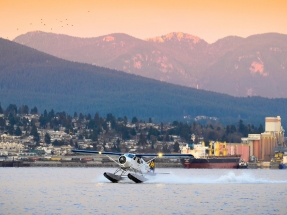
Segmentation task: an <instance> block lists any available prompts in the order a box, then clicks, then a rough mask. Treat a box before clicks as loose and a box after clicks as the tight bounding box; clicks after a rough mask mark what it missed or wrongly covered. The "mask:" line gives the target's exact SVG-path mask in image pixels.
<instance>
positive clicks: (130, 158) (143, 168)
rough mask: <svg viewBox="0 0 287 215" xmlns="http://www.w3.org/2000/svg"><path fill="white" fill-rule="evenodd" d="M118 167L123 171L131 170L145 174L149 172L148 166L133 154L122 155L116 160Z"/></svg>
mask: <svg viewBox="0 0 287 215" xmlns="http://www.w3.org/2000/svg"><path fill="white" fill-rule="evenodd" d="M118 162H119V166H120V167H121V168H122V169H124V170H127V169H132V170H133V171H135V172H139V173H142V174H146V173H148V172H150V166H149V164H148V163H147V162H145V161H144V160H143V159H142V158H139V157H136V155H135V154H124V155H122V156H120V157H119V159H118Z"/></svg>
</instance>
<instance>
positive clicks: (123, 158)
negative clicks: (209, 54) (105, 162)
mask: <svg viewBox="0 0 287 215" xmlns="http://www.w3.org/2000/svg"><path fill="white" fill-rule="evenodd" d="M72 152H74V153H83V154H96V155H106V156H107V157H108V158H109V159H110V160H112V161H113V162H115V163H116V164H117V165H118V168H117V169H116V171H115V172H114V173H109V172H105V173H104V176H105V177H106V178H107V179H108V180H109V181H111V182H113V183H118V182H119V181H121V180H123V179H125V178H128V179H130V180H132V181H134V182H135V183H142V182H144V181H147V178H146V177H145V176H146V175H156V173H154V170H155V159H156V158H192V157H193V156H192V155H191V154H163V153H158V154H132V153H120V152H101V151H90V150H78V149H74V150H72ZM111 156H119V158H118V159H113V158H112V157H111ZM144 158H145V159H146V160H147V161H146V160H144Z"/></svg>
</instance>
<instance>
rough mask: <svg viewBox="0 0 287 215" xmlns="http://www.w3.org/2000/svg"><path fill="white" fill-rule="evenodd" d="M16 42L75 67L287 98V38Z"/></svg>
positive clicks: (32, 38) (49, 36)
mask: <svg viewBox="0 0 287 215" xmlns="http://www.w3.org/2000/svg"><path fill="white" fill-rule="evenodd" d="M14 41H15V42H17V43H20V44H23V45H25V46H29V47H31V48H34V49H37V50H39V51H42V52H45V53H48V54H51V55H53V56H56V57H59V58H62V59H66V60H69V61H74V62H81V63H87V64H92V65H95V66H102V67H106V68H110V69H115V70H119V71H124V72H126V73H129V74H135V75H140V76H143V77H147V78H152V79H155V80H159V81H163V82H168V83H173V84H177V85H181V86H187V87H192V88H198V89H204V90H209V91H214V92H219V93H225V94H229V95H232V96H238V97H246V96H262V97H268V98H287V85H286V83H287V75H286V72H287V71H286V66H287V35H284V34H278V33H266V34H257V35H253V36H250V37H247V38H241V37H237V36H228V37H225V38H222V39H220V40H218V41H216V42H215V43H213V44H208V43H207V42H205V41H204V40H203V39H200V38H199V37H196V36H192V35H189V34H185V33H181V32H173V33H170V34H167V35H163V36H159V37H155V38H149V39H146V40H141V39H137V38H135V37H132V36H129V35H127V34H110V35H104V36H100V37H94V38H78V37H71V36H68V35H62V34H54V33H46V32H40V31H35V32H28V33H26V34H23V35H20V36H18V37H16V38H15V39H14Z"/></svg>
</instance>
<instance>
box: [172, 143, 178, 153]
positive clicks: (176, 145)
mask: <svg viewBox="0 0 287 215" xmlns="http://www.w3.org/2000/svg"><path fill="white" fill-rule="evenodd" d="M173 151H174V152H179V144H178V142H177V141H176V142H175V143H174V144H173Z"/></svg>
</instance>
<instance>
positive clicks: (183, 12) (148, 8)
mask: <svg viewBox="0 0 287 215" xmlns="http://www.w3.org/2000/svg"><path fill="white" fill-rule="evenodd" d="M286 8H287V1H284V0H273V1H271V0H240V1H239V0H234V1H231V0H217V1H212V0H185V1H184V0H177V1H166V0H165V1H164V0H153V1H152V0H146V1H131V0H121V1H117V0H109V1H99V0H83V1H72V0H62V1H56V0H49V1H48V0H42V1H38V0H27V1H21V0H11V1H5V0H0V28H1V33H0V37H2V38H5V39H9V40H13V39H14V38H15V37H17V36H18V35H20V34H25V33H27V32H30V31H37V30H40V31H45V32H51V33H57V34H67V35H71V36H76V37H98V36H102V35H107V34H111V33H125V34H129V35H131V36H134V37H136V38H140V39H146V38H151V37H156V36H161V35H165V34H168V33H170V32H183V33H187V34H191V35H194V36H198V37H200V38H201V39H204V40H205V41H207V42H208V43H213V42H215V41H216V40H218V39H221V38H223V37H226V36H231V35H235V36H240V37H248V36H250V35H253V34H261V33H268V32H277V33H283V34H287V28H286V21H287V13H286Z"/></svg>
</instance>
